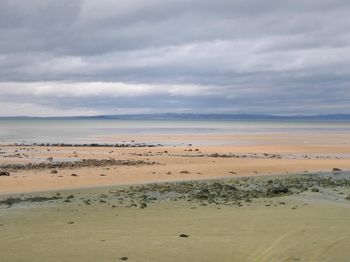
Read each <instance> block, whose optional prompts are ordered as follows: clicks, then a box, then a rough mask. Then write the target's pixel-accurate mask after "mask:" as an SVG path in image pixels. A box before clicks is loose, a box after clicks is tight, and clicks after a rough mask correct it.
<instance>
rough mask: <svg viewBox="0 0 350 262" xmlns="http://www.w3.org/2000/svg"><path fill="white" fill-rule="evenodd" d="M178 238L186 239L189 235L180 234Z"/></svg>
mask: <svg viewBox="0 0 350 262" xmlns="http://www.w3.org/2000/svg"><path fill="white" fill-rule="evenodd" d="M179 237H182V238H188V237H190V236H189V235H186V234H181V235H180V236H179Z"/></svg>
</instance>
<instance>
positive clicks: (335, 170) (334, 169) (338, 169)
mask: <svg viewBox="0 0 350 262" xmlns="http://www.w3.org/2000/svg"><path fill="white" fill-rule="evenodd" d="M332 171H333V172H340V171H343V170H342V169H340V168H337V167H335V168H333V169H332Z"/></svg>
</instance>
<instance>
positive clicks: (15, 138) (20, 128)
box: [0, 118, 350, 144]
mask: <svg viewBox="0 0 350 262" xmlns="http://www.w3.org/2000/svg"><path fill="white" fill-rule="evenodd" d="M274 133H276V134H277V133H293V134H297V133H310V134H334V135H337V134H350V121H294V120H273V121H272V120H259V121H258V120H256V121H255V120H220V121H215V120H210V121H205V120H115V119H69V118H68V119H46V118H43V119H31V118H28V119H0V144H13V143H23V144H33V143H76V144H81V143H99V142H101V140H102V138H107V139H103V141H104V142H105V143H113V142H120V141H115V140H110V141H109V140H108V137H113V136H118V135H120V136H133V135H135V136H137V135H143V136H147V135H151V136H152V135H153V136H156V135H196V134H198V135H230V134H274Z"/></svg>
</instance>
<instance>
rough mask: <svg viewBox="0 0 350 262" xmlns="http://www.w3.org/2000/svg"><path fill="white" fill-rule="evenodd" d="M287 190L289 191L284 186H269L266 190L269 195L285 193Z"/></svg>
mask: <svg viewBox="0 0 350 262" xmlns="http://www.w3.org/2000/svg"><path fill="white" fill-rule="evenodd" d="M288 192H289V189H288V188H287V187H285V186H279V187H272V188H269V189H268V191H267V193H268V194H269V195H280V194H287V193H288Z"/></svg>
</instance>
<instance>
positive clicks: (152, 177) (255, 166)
mask: <svg viewBox="0 0 350 262" xmlns="http://www.w3.org/2000/svg"><path fill="white" fill-rule="evenodd" d="M161 137H162V138H163V139H167V141H168V142H172V141H179V140H181V139H182V140H181V141H182V144H181V143H180V144H178V145H176V146H155V147H57V146H44V147H43V146H35V147H32V146H0V148H1V150H0V152H1V154H0V164H1V165H4V164H28V163H50V162H62V161H63V162H65V161H69V162H74V161H78V162H79V161H82V160H84V159H92V160H104V159H115V160H132V161H146V162H156V163H157V164H155V165H130V166H123V165H115V166H108V165H105V166H93V165H91V166H86V167H81V168H57V173H55V174H52V173H51V171H52V169H50V168H38V169H30V170H27V169H18V170H13V171H11V176H9V177H0V181H1V183H0V194H9V193H19V192H33V191H45V190H58V189H72V188H84V187H94V186H108V185H123V184H139V183H149V182H156V181H159V182H160V181H182V180H202V179H215V178H226V177H235V176H256V175H271V174H287V173H300V172H315V171H330V170H332V169H333V168H341V169H344V170H350V146H349V145H350V135H349V134H342V135H338V136H334V135H325V134H324V135H321V134H318V135H310V134H298V135H286V134H276V135H271V134H266V135H262V134H260V135H258V134H254V135H211V136H208V135H207V136H189V135H187V136H179V135H176V136H175V135H174V136H170V135H167V136H161ZM106 139H107V138H106ZM110 139H111V138H108V140H110ZM114 139H115V141H116V142H117V141H126V143H129V144H130V145H133V144H135V143H139V142H140V143H143V142H146V143H148V142H149V143H152V142H157V141H159V139H160V136H153V137H152V136H149V137H148V138H147V137H144V136H139V137H133V138H131V137H130V138H128V137H114ZM127 139H129V140H127ZM198 140H199V141H211V143H212V145H198V144H197V145H195V144H196V141H198ZM132 141H134V142H132ZM183 141H190V142H191V143H192V144H193V145H191V146H190V145H189V144H186V145H183ZM223 141H226V142H227V141H231V142H232V144H225V143H226V142H223ZM102 142H103V141H102ZM50 157H52V161H48V160H47V159H48V158H50ZM182 171H187V172H182ZM72 174H76V175H77V176H74V177H72V176H71V175H72Z"/></svg>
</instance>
